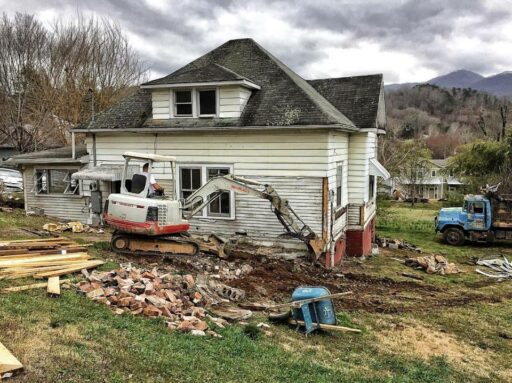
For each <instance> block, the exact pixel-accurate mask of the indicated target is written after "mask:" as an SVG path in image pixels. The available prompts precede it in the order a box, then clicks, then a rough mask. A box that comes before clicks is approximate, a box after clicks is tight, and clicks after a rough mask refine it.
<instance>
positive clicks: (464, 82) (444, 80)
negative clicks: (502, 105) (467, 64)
mask: <svg viewBox="0 0 512 383" xmlns="http://www.w3.org/2000/svg"><path fill="white" fill-rule="evenodd" d="M420 84H431V85H437V86H439V87H442V88H471V89H476V90H479V91H483V92H487V93H489V94H492V95H494V96H497V97H512V71H504V72H501V73H497V74H494V75H491V76H487V77H484V76H482V75H481V74H479V73H476V72H473V71H470V70H467V69H458V70H455V71H453V72H450V73H447V74H444V75H441V76H437V77H434V78H432V79H430V80H428V81H424V82H408V83H395V84H387V85H385V87H384V88H385V90H386V91H388V92H392V91H396V90H400V89H404V88H405V89H410V88H412V87H414V86H416V85H420Z"/></svg>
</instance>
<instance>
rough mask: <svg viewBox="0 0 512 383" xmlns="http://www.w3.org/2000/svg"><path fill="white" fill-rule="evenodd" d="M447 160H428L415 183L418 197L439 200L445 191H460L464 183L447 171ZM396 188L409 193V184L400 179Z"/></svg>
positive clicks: (444, 196) (405, 193) (444, 195)
mask: <svg viewBox="0 0 512 383" xmlns="http://www.w3.org/2000/svg"><path fill="white" fill-rule="evenodd" d="M447 165H448V160H447V159H444V160H429V161H428V166H426V168H425V170H424V171H423V172H422V174H421V175H419V176H418V179H419V180H420V181H419V182H418V183H417V185H416V196H418V197H420V198H426V199H433V200H439V199H444V198H446V193H447V192H462V188H463V186H464V184H463V183H462V182H461V181H460V179H459V178H458V177H456V175H454V174H453V173H447V171H446V166H447ZM398 189H399V190H401V191H402V193H403V194H404V195H409V194H410V192H409V190H410V189H411V187H410V185H409V184H408V183H407V182H406V181H401V182H400V183H399V185H398Z"/></svg>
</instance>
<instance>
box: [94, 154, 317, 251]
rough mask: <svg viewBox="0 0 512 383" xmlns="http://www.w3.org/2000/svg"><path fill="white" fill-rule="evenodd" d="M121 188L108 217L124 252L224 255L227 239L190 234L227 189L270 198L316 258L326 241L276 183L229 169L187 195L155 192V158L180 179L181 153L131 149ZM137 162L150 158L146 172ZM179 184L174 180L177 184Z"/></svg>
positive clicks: (288, 227)
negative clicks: (135, 170)
mask: <svg viewBox="0 0 512 383" xmlns="http://www.w3.org/2000/svg"><path fill="white" fill-rule="evenodd" d="M123 157H124V161H125V162H124V170H123V176H122V181H121V189H120V193H113V194H110V195H109V197H108V198H107V200H106V201H105V208H104V212H103V220H104V221H105V222H106V223H107V224H108V225H109V226H111V227H112V228H113V229H114V233H113V234H112V240H111V247H112V250H114V251H115V252H117V253H120V254H140V255H197V254H198V253H199V252H200V251H206V252H212V253H214V254H217V255H219V256H220V257H225V256H226V254H225V252H224V243H223V241H222V240H220V238H219V237H217V236H215V235H211V236H210V237H209V240H208V241H205V240H203V239H200V238H197V237H193V236H191V235H190V234H189V232H188V230H189V228H190V224H189V220H190V219H191V218H192V217H193V216H194V215H195V214H197V213H198V212H200V211H201V210H202V209H204V208H205V207H207V206H208V205H209V204H211V203H212V202H214V201H216V200H217V199H218V198H220V196H221V194H222V193H224V192H228V191H232V192H235V193H239V194H246V195H250V196H253V197H255V198H260V199H265V200H267V201H269V202H270V208H271V210H272V211H273V212H274V213H275V215H276V217H277V219H278V221H279V222H280V223H281V224H282V225H283V227H284V229H285V231H286V233H287V234H288V235H289V236H290V237H293V238H298V239H300V240H301V241H303V242H304V243H305V244H306V245H307V247H308V249H309V251H310V253H311V254H312V256H314V259H318V258H319V257H320V255H321V254H322V253H323V250H324V247H325V242H324V240H323V239H322V238H320V237H318V236H317V234H315V232H314V231H313V230H312V229H311V228H310V227H309V226H308V225H306V224H305V223H304V221H303V220H302V219H301V218H300V217H299V216H298V215H297V213H296V212H295V211H294V210H293V209H292V208H291V206H290V205H289V203H288V201H287V200H286V199H284V198H281V197H280V196H279V195H278V193H277V191H276V190H275V189H274V188H273V187H272V186H271V185H266V184H262V183H259V182H257V181H254V180H250V179H246V178H242V177H237V176H235V175H233V174H227V175H222V176H217V177H214V178H211V179H210V180H209V181H208V182H207V183H205V184H204V185H203V186H201V187H200V188H199V189H197V190H195V191H194V192H193V193H192V194H191V195H189V196H188V197H187V198H184V199H179V198H176V196H177V193H176V186H175V185H174V190H173V193H172V197H169V196H166V195H164V193H161V194H162V195H153V194H151V195H150V190H151V187H150V176H149V175H150V174H151V170H152V168H153V165H154V163H155V162H169V163H170V169H171V173H172V179H173V180H175V177H174V175H175V168H176V158H175V157H172V156H163V155H157V154H151V153H150V154H146V153H136V152H126V153H124V154H123ZM132 161H143V162H145V163H147V164H148V165H149V166H148V171H147V172H146V173H136V174H133V175H131V174H130V173H129V170H131V169H133V165H132V166H131V165H130V163H131V162H132ZM174 184H175V183H174Z"/></svg>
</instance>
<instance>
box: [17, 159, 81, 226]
mask: <svg viewBox="0 0 512 383" xmlns="http://www.w3.org/2000/svg"><path fill="white" fill-rule="evenodd" d="M38 168H41V169H44V167H43V166H40V167H38ZM51 168H52V169H77V170H78V168H77V167H70V166H54V165H52V166H51ZM34 172H35V168H34V167H32V166H28V167H27V168H26V169H25V170H24V171H23V185H24V188H25V190H26V192H25V196H26V199H25V209H26V210H27V211H28V210H31V209H33V208H36V207H37V208H41V209H44V213H45V214H46V215H48V216H50V217H57V218H60V219H63V220H71V221H81V222H86V221H87V218H88V217H89V210H88V209H87V206H86V199H85V198H84V197H81V196H75V195H65V194H50V195H41V194H40V195H36V194H35V188H34Z"/></svg>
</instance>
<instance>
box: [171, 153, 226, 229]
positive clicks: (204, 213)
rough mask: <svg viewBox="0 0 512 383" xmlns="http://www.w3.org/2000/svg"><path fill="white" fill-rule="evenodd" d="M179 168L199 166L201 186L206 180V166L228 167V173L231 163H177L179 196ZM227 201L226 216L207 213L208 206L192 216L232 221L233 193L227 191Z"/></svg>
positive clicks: (179, 193) (178, 189) (177, 189)
mask: <svg viewBox="0 0 512 383" xmlns="http://www.w3.org/2000/svg"><path fill="white" fill-rule="evenodd" d="M181 168H201V186H202V185H204V184H205V183H206V182H207V178H208V176H207V173H208V168H228V169H229V173H230V174H233V164H219V163H204V162H201V163H197V162H186V163H178V164H177V170H176V191H177V194H178V196H179V198H181V180H180V177H181ZM229 202H230V206H229V209H230V215H229V217H227V216H218V215H208V207H205V208H204V209H203V210H202V211H201V212H200V213H197V214H196V215H195V216H194V218H200V219H208V220H217V219H218V220H224V221H234V220H235V219H236V212H235V193H234V192H232V191H231V192H229Z"/></svg>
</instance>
